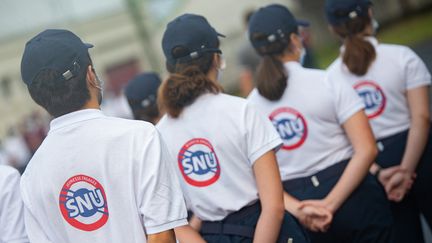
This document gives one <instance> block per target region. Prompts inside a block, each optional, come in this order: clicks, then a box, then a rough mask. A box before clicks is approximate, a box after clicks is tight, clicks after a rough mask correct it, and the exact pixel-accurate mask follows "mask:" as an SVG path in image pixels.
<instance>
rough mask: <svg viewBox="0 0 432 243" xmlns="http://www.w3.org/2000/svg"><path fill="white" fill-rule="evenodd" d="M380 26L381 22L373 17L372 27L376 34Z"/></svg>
mask: <svg viewBox="0 0 432 243" xmlns="http://www.w3.org/2000/svg"><path fill="white" fill-rule="evenodd" d="M378 28H379V23H378V21H377V20H376V19H375V18H373V19H372V29H373V34H374V35H376V33H377V31H378Z"/></svg>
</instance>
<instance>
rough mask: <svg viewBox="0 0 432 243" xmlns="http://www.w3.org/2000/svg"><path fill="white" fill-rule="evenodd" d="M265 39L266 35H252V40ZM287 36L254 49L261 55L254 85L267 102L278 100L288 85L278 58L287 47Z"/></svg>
mask: <svg viewBox="0 0 432 243" xmlns="http://www.w3.org/2000/svg"><path fill="white" fill-rule="evenodd" d="M263 38H267V35H265V34H261V33H254V34H253V35H252V40H257V41H260V40H262V39H263ZM288 38H289V35H287V37H286V38H285V39H279V40H277V41H275V42H273V43H271V44H269V45H265V46H262V47H259V48H256V51H257V52H258V53H259V54H260V55H262V58H261V61H260V64H259V65H258V69H257V72H256V84H257V89H258V92H259V93H260V94H261V95H262V96H264V97H265V98H267V99H268V100H272V101H274V100H279V99H280V98H281V97H282V95H283V94H284V92H285V88H286V87H287V85H288V82H287V79H288V74H287V73H286V71H285V68H284V65H283V63H282V62H281V61H280V60H279V56H281V55H282V53H283V52H284V51H285V49H286V48H287V47H288V45H289V39H288Z"/></svg>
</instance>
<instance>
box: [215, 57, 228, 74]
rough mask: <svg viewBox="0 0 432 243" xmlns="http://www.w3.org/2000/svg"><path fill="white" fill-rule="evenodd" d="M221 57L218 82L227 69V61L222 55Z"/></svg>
mask: <svg viewBox="0 0 432 243" xmlns="http://www.w3.org/2000/svg"><path fill="white" fill-rule="evenodd" d="M219 57H220V66H219V68H218V74H217V80H220V79H221V77H222V74H223V71H224V70H225V68H226V61H225V58H224V56H223V55H222V54H220V55H219Z"/></svg>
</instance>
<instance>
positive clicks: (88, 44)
mask: <svg viewBox="0 0 432 243" xmlns="http://www.w3.org/2000/svg"><path fill="white" fill-rule="evenodd" d="M84 45H85V46H86V47H87V48H93V47H94V45H92V44H90V43H84Z"/></svg>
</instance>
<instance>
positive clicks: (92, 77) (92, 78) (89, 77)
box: [86, 65, 99, 88]
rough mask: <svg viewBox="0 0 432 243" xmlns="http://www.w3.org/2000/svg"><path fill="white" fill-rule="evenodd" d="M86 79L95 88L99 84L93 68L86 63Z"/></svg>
mask: <svg viewBox="0 0 432 243" xmlns="http://www.w3.org/2000/svg"><path fill="white" fill-rule="evenodd" d="M86 80H87V83H88V84H89V85H90V86H93V87H95V88H97V87H98V86H99V84H98V83H97V79H96V74H95V73H94V69H93V67H92V66H91V65H88V67H87V74H86Z"/></svg>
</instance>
